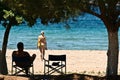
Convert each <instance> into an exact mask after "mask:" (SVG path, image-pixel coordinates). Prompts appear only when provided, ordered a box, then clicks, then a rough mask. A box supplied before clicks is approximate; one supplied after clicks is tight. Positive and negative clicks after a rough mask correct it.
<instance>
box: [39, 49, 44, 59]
mask: <svg viewBox="0 0 120 80" xmlns="http://www.w3.org/2000/svg"><path fill="white" fill-rule="evenodd" d="M39 50H40V53H41V55H40V57H41V60H43V55H42V53H43V52H42V47H40V48H39Z"/></svg>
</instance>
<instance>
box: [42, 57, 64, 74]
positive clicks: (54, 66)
mask: <svg viewBox="0 0 120 80" xmlns="http://www.w3.org/2000/svg"><path fill="white" fill-rule="evenodd" d="M55 72H57V73H60V74H66V55H49V56H48V60H44V75H51V74H53V73H55Z"/></svg>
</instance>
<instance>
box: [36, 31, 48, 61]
mask: <svg viewBox="0 0 120 80" xmlns="http://www.w3.org/2000/svg"><path fill="white" fill-rule="evenodd" d="M37 47H38V48H39V50H40V53H41V60H43V59H44V56H45V50H46V49H47V42H46V37H45V35H44V31H41V35H40V36H38V45H37Z"/></svg>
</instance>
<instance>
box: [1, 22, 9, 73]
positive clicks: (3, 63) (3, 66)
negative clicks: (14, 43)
mask: <svg viewBox="0 0 120 80" xmlns="http://www.w3.org/2000/svg"><path fill="white" fill-rule="evenodd" d="M10 29H11V25H10V24H8V25H7V27H6V30H5V33H4V38H3V44H2V52H1V53H0V73H1V74H4V75H6V74H8V68H7V62H6V49H7V43H8V37H9V32H10Z"/></svg>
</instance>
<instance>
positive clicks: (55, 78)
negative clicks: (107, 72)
mask: <svg viewBox="0 0 120 80" xmlns="http://www.w3.org/2000/svg"><path fill="white" fill-rule="evenodd" d="M20 76H22V77H26V76H23V75H20ZM28 78H30V80H120V76H116V77H111V76H110V77H105V76H103V77H100V76H92V75H85V74H76V73H74V74H66V75H34V76H29V77H28Z"/></svg>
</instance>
